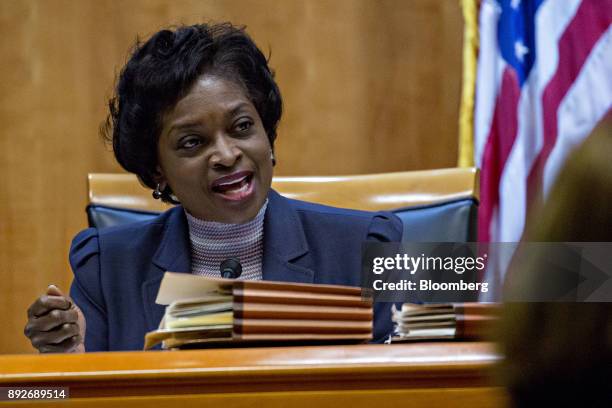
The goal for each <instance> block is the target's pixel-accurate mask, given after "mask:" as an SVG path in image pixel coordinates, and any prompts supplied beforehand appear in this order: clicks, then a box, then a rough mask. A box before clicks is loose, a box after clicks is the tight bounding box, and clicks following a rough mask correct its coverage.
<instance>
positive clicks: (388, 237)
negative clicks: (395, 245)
mask: <svg viewBox="0 0 612 408" xmlns="http://www.w3.org/2000/svg"><path fill="white" fill-rule="evenodd" d="M403 231H404V226H403V224H402V220H400V219H399V218H398V217H397V215H395V214H393V213H390V212H378V213H375V214H374V216H373V217H372V222H371V223H370V227H369V229H368V237H367V240H368V241H373V242H400V241H401V240H402V234H403Z"/></svg>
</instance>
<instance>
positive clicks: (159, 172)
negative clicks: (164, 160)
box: [153, 164, 168, 191]
mask: <svg viewBox="0 0 612 408" xmlns="http://www.w3.org/2000/svg"><path fill="white" fill-rule="evenodd" d="M153 180H154V181H155V183H157V185H158V186H159V190H161V191H164V190H165V189H166V187H167V186H168V182H167V181H166V176H165V175H164V171H163V169H162V168H161V167H160V165H159V164H158V165H157V166H156V167H155V173H153Z"/></svg>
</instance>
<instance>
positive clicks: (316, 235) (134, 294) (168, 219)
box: [70, 190, 402, 351]
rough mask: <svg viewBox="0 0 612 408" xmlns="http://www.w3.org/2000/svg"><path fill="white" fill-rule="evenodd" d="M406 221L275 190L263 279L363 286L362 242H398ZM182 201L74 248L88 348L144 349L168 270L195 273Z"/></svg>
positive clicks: (382, 329)
mask: <svg viewBox="0 0 612 408" xmlns="http://www.w3.org/2000/svg"><path fill="white" fill-rule="evenodd" d="M401 234H402V223H401V221H400V220H399V219H398V218H397V217H396V216H395V215H393V214H390V213H370V212H364V211H354V210H345V209H338V208H333V207H327V206H322V205H318V204H312V203H306V202H303V201H296V200H290V199H287V198H284V197H282V196H280V195H279V194H278V193H276V192H275V191H273V190H271V191H270V194H269V196H268V207H267V210H266V216H265V220H264V252H263V279H265V280H276V281H286V282H303V283H324V284H338V285H352V286H358V285H359V283H360V270H361V259H360V258H361V244H362V243H363V241H365V240H373V241H379V242H391V241H399V240H400V239H401ZM190 258H191V255H190V243H189V228H188V226H187V220H186V217H185V213H184V211H183V208H182V207H181V206H177V207H174V208H172V209H170V210H168V211H166V212H164V213H163V214H161V215H159V216H158V217H156V218H155V219H153V220H151V221H144V222H138V223H133V224H127V225H121V226H115V227H110V228H102V229H96V228H89V229H86V230H84V231H82V232H81V233H79V234H78V235H77V236H76V237H75V239H74V241H73V242H72V247H71V249H70V265H71V266H72V270H73V272H74V280H73V282H72V287H71V289H70V295H71V296H72V299H73V300H74V301H75V302H76V304H77V305H78V306H79V307H80V308H81V310H82V311H83V313H84V315H85V319H86V324H87V330H86V335H85V349H86V350H87V351H102V350H142V348H143V344H144V335H145V333H147V332H148V331H151V330H155V329H157V327H158V325H159V322H160V320H161V318H162V316H163V314H164V307H163V306H160V305H158V304H156V303H155V298H156V297H157V291H158V289H159V285H160V282H161V279H162V276H163V274H164V272H165V271H173V272H185V273H190V272H191V259H190ZM374 326H375V327H374V340H375V341H382V340H384V338H385V337H386V336H387V335H388V334H389V333H390V332H391V328H392V324H391V318H390V310H389V305H388V304H376V305H375V324H374Z"/></svg>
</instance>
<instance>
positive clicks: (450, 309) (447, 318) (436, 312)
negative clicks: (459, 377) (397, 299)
mask: <svg viewBox="0 0 612 408" xmlns="http://www.w3.org/2000/svg"><path fill="white" fill-rule="evenodd" d="M498 316H499V305H498V304H496V303H453V304H451V303H444V304H422V305H418V304H410V303H404V304H403V305H402V308H401V310H395V311H394V313H393V321H394V322H395V336H394V337H393V338H392V339H391V342H392V343H395V342H402V341H414V340H438V339H440V340H442V339H466V340H475V339H483V338H486V337H487V336H488V335H489V332H490V330H491V327H492V326H493V324H494V322H495V321H496V320H497V319H498Z"/></svg>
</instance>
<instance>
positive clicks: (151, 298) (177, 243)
mask: <svg viewBox="0 0 612 408" xmlns="http://www.w3.org/2000/svg"><path fill="white" fill-rule="evenodd" d="M168 213H169V214H168V218H167V219H166V223H165V225H164V229H163V231H162V235H161V237H160V238H161V240H160V244H159V246H158V247H157V251H156V252H155V255H153V259H152V264H151V268H150V269H149V272H148V274H147V278H146V279H145V281H144V282H143V284H142V287H141V289H142V299H143V303H144V310H145V316H146V318H147V324H148V326H149V330H155V329H157V328H158V326H159V322H160V321H161V319H162V317H163V316H164V310H165V307H164V306H162V305H158V304H157V303H155V298H156V297H157V292H158V291H159V285H160V284H161V280H162V278H163V276H164V272H166V271H171V272H182V273H191V252H190V244H189V238H188V237H189V231H188V227H187V220H186V218H185V213H184V211H183V207H181V206H177V207H174V208H172V209H170V210H169V211H168Z"/></svg>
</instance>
